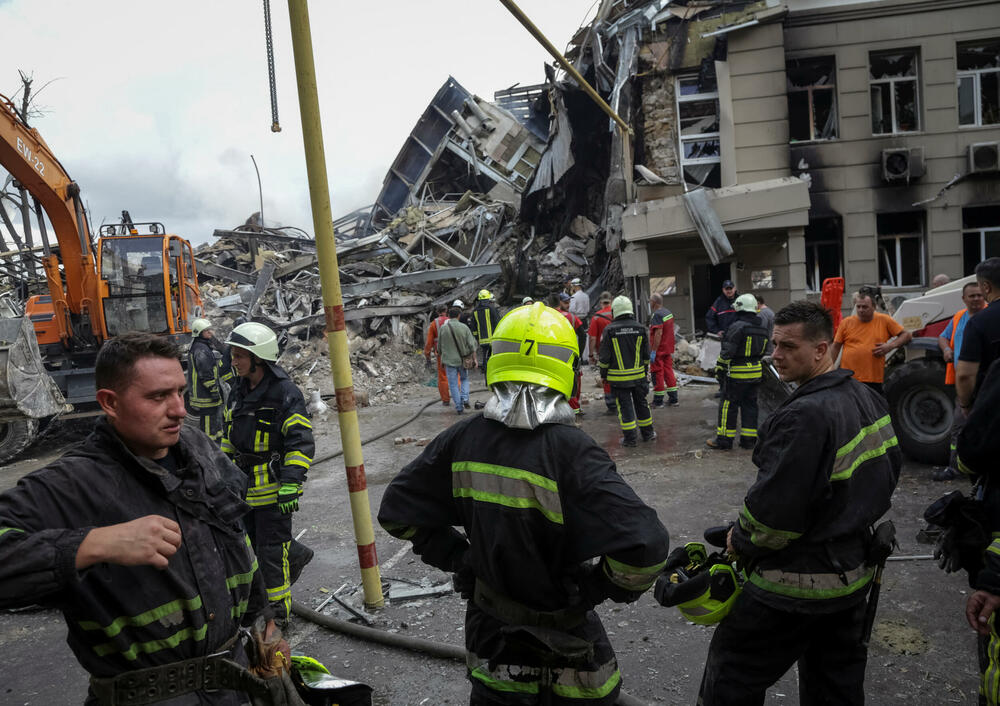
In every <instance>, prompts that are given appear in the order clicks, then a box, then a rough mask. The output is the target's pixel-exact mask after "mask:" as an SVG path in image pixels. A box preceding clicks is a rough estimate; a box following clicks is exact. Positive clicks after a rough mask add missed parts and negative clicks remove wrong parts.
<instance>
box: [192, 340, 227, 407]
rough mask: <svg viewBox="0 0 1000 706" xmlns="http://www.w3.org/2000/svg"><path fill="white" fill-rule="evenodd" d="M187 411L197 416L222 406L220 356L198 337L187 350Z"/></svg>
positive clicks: (205, 341) (209, 343) (209, 344)
mask: <svg viewBox="0 0 1000 706" xmlns="http://www.w3.org/2000/svg"><path fill="white" fill-rule="evenodd" d="M187 374H188V399H187V403H188V405H187V406H188V411H189V412H191V413H192V414H198V413H199V412H202V411H203V410H204V411H206V413H207V411H209V410H212V409H214V408H215V407H218V406H219V405H220V404H222V386H221V385H220V384H219V383H220V381H221V380H222V375H223V367H222V356H221V354H220V355H216V353H215V348H213V347H212V344H211V342H209V340H208V339H207V338H201V337H200V336H199V337H198V338H196V339H194V340H193V341H191V348H190V350H188V368H187Z"/></svg>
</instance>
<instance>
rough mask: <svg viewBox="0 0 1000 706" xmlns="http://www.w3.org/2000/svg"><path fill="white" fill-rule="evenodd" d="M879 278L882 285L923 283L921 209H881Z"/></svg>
mask: <svg viewBox="0 0 1000 706" xmlns="http://www.w3.org/2000/svg"><path fill="white" fill-rule="evenodd" d="M875 221H876V228H877V230H878V279H879V283H880V284H881V285H882V286H884V287H920V286H923V284H924V213H923V211H910V212H908V213H880V214H878V215H877V216H876V217H875Z"/></svg>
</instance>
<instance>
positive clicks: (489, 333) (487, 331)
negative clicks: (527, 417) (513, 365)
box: [469, 289, 500, 409]
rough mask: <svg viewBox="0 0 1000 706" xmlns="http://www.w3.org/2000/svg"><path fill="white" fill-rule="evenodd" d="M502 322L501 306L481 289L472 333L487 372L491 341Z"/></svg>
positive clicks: (473, 312) (477, 299) (473, 315)
mask: <svg viewBox="0 0 1000 706" xmlns="http://www.w3.org/2000/svg"><path fill="white" fill-rule="evenodd" d="M499 322H500V307H498V306H497V304H496V302H495V301H493V294H492V292H490V290H488V289H480V290H479V295H478V296H477V297H476V308H475V309H473V310H472V325H471V326H469V328H470V329H472V335H474V336H475V337H476V340H477V341H479V365H480V367H481V368H482V369H483V375H485V374H486V361H488V360H489V359H490V341H491V340H492V338H493V330H494V329H495V328H496V325H497V324H498V323H499ZM482 406H483V403H482V402H476V409H482Z"/></svg>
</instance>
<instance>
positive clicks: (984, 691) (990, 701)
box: [976, 623, 1000, 706]
mask: <svg viewBox="0 0 1000 706" xmlns="http://www.w3.org/2000/svg"><path fill="white" fill-rule="evenodd" d="M976 637H977V638H978V640H977V645H976V647H977V650H976V651H977V653H978V657H979V706H1000V637H998V636H997V630H996V624H995V623H994V626H993V628H992V629H991V630H990V634H989V635H977V636H976Z"/></svg>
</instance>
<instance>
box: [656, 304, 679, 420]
mask: <svg viewBox="0 0 1000 706" xmlns="http://www.w3.org/2000/svg"><path fill="white" fill-rule="evenodd" d="M649 309H650V311H651V312H652V314H651V316H650V319H649V372H650V374H651V375H652V377H653V407H662V406H663V398H664V397H666V398H667V399H668V400H669V401H670V406H671V407H676V406H677V405H678V404H680V402H678V401H677V376H676V375H674V343H675V341H674V315H673V314H672V313H671V312H670V309H667V308H666V307H664V306H663V296H662V295H660V294H655V293H654V294H651V295H650V296H649Z"/></svg>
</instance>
